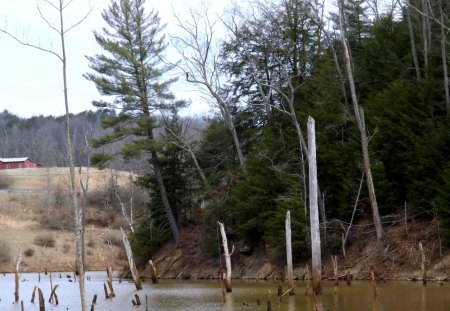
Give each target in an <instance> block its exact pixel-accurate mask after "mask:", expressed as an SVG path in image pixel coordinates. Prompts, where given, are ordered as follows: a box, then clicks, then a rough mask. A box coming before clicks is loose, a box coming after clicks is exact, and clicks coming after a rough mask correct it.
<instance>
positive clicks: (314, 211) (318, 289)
mask: <svg viewBox="0 0 450 311" xmlns="http://www.w3.org/2000/svg"><path fill="white" fill-rule="evenodd" d="M308 150H309V154H308V165H309V174H308V175H309V219H310V227H311V253H312V267H311V268H312V279H313V290H314V293H315V294H316V295H321V294H322V259H321V250H320V227H319V206H318V198H317V194H318V192H317V166H316V132H315V121H314V119H313V118H312V117H308Z"/></svg>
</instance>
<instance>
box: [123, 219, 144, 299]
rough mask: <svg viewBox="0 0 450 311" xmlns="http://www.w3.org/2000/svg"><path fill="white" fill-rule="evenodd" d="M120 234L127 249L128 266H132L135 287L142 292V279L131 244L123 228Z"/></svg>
mask: <svg viewBox="0 0 450 311" xmlns="http://www.w3.org/2000/svg"><path fill="white" fill-rule="evenodd" d="M120 232H121V233H122V241H123V245H124V247H125V251H126V253H127V258H128V265H129V266H130V271H131V275H132V277H133V282H134V286H135V287H136V289H137V290H141V289H142V282H141V277H140V275H139V271H138V270H137V268H136V264H135V262H134V259H133V252H132V250H131V246H130V242H129V241H128V238H127V235H126V234H125V232H124V231H123V229H122V227H120Z"/></svg>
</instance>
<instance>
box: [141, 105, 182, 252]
mask: <svg viewBox="0 0 450 311" xmlns="http://www.w3.org/2000/svg"><path fill="white" fill-rule="evenodd" d="M144 114H146V115H147V116H148V117H149V118H150V112H149V110H148V108H144ZM147 136H148V139H150V140H152V141H153V140H154V136H153V131H152V129H149V131H148V133H147ZM151 155H152V159H153V161H152V162H153V169H154V171H155V174H156V181H157V182H158V188H159V193H160V195H161V200H162V202H163V206H164V213H165V214H166V218H167V221H168V222H169V226H170V231H171V232H172V237H173V240H174V242H175V243H178V242H179V241H180V232H179V230H178V225H177V221H176V219H175V216H174V215H173V211H172V207H171V205H170V202H169V197H168V195H167V190H166V186H165V185H164V180H163V177H162V172H161V168H160V167H159V165H158V164H157V162H158V154H157V153H156V151H154V150H152V151H151Z"/></svg>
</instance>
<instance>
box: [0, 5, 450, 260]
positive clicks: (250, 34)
mask: <svg viewBox="0 0 450 311" xmlns="http://www.w3.org/2000/svg"><path fill="white" fill-rule="evenodd" d="M113 3H119V4H120V5H116V6H114V5H112V6H111V7H110V8H109V9H108V10H107V11H106V12H105V14H104V15H103V18H104V19H105V21H106V23H107V24H108V25H109V27H110V29H113V30H110V31H109V32H107V31H105V32H104V34H101V33H95V36H96V40H97V42H98V44H99V45H100V46H101V47H102V48H103V50H104V51H105V54H104V55H96V56H93V57H88V60H89V61H90V64H91V65H90V67H91V69H92V72H91V73H88V74H86V78H87V79H88V80H91V81H92V82H93V83H95V84H96V86H97V88H98V90H99V92H100V93H101V94H102V95H105V96H111V98H113V99H112V100H111V101H107V100H100V101H94V106H95V107H96V108H97V109H98V111H97V112H85V113H81V114H78V115H74V116H73V117H72V120H73V121H72V122H73V125H72V135H73V137H74V142H75V144H76V146H77V147H75V150H76V151H75V154H76V156H75V159H77V161H79V162H78V163H79V164H82V165H87V163H88V162H87V159H88V158H91V159H92V161H93V164H95V165H100V166H105V165H109V164H108V163H110V161H111V160H113V159H116V157H115V155H121V158H122V159H123V160H120V167H118V168H121V169H127V167H126V166H127V163H129V162H127V161H126V160H132V159H134V161H136V159H139V161H141V162H142V163H144V164H143V167H145V164H148V169H147V170H146V171H145V172H144V171H141V172H140V175H141V177H140V178H139V179H138V184H139V185H141V186H142V187H144V188H145V189H147V190H148V191H149V192H150V193H151V199H150V202H149V204H148V206H146V207H145V209H144V210H145V212H142V213H140V215H138V216H137V217H139V221H138V226H137V229H136V232H135V240H134V244H135V248H136V250H137V253H138V254H139V255H149V254H151V253H152V252H154V251H155V249H156V248H157V247H158V246H160V245H161V244H162V243H164V242H166V241H168V240H170V239H172V238H173V239H175V240H178V239H179V238H180V235H179V232H178V231H179V229H180V228H181V227H191V226H197V227H199V228H200V229H201V230H203V231H204V233H205V234H204V235H203V236H204V239H205V240H204V246H205V252H211V253H213V252H214V253H215V252H216V251H217V249H216V244H214V243H217V227H216V222H217V221H218V220H220V221H221V222H224V223H225V225H226V227H227V229H228V230H229V233H230V237H231V238H232V239H234V240H236V241H240V242H242V243H241V245H245V247H244V248H243V249H245V250H246V251H248V250H249V249H252V248H258V247H265V248H266V249H272V250H275V251H276V252H277V253H278V254H279V255H282V254H283V252H284V243H285V236H284V219H285V215H286V211H288V210H289V211H291V217H292V232H293V238H292V239H293V252H294V257H295V256H297V257H296V258H297V259H298V258H299V257H300V256H306V254H307V252H306V250H307V249H308V243H309V242H308V239H309V238H308V236H309V234H308V233H307V232H308V231H307V230H306V229H307V228H308V226H309V224H308V223H309V222H308V217H309V216H308V215H309V213H308V191H307V180H308V172H307V168H308V165H307V160H308V159H307V154H306V152H305V150H306V148H307V146H306V143H305V139H306V121H307V118H308V116H312V117H313V118H314V119H315V120H316V141H317V172H318V183H319V188H320V193H319V196H320V211H321V212H320V216H321V226H322V227H321V229H322V233H323V239H324V242H323V245H324V247H325V248H326V249H327V250H333V251H334V252H337V251H340V249H341V243H342V240H341V236H342V235H343V234H344V233H345V232H346V230H347V228H348V226H349V222H350V219H352V218H353V216H352V215H353V213H354V210H355V211H356V212H355V214H354V223H356V222H362V221H364V222H365V223H372V210H371V202H370V199H369V194H368V190H367V189H368V188H367V187H366V186H361V185H365V179H366V177H367V174H366V169H365V164H364V161H363V152H362V147H361V135H360V131H361V130H360V124H358V123H357V122H356V119H355V114H358V115H359V116H362V122H363V125H364V131H365V133H366V135H367V141H368V143H367V147H368V154H369V157H370V164H371V172H372V175H373V176H372V177H373V182H374V189H375V193H376V199H377V204H378V207H379V213H380V215H381V218H382V219H384V218H383V217H384V216H387V215H392V214H400V213H401V214H402V215H405V214H406V215H407V216H406V217H409V218H416V219H436V220H437V221H439V228H440V230H441V231H440V232H441V235H442V237H443V239H444V241H450V191H449V190H450V125H449V120H450V119H449V116H450V103H449V95H448V87H449V85H448V72H447V65H448V59H449V52H448V51H449V48H450V47H449V38H450V36H449V30H450V29H449V27H450V21H449V18H448V16H449V13H450V6H449V5H448V3H447V2H446V1H441V0H411V1H409V2H408V1H406V2H404V3H400V2H392V3H391V5H387V4H385V3H384V4H383V5H382V4H381V3H379V2H377V1H376V0H367V1H366V0H346V1H343V2H340V3H339V9H336V10H335V11H336V13H330V14H328V13H327V12H326V11H325V14H323V12H324V10H326V9H327V8H324V7H323V6H322V5H321V4H320V3H318V2H316V1H298V0H287V1H274V2H270V3H266V2H265V1H256V2H252V6H251V8H250V5H248V6H243V7H233V8H232V9H230V10H229V11H227V13H225V14H224V16H221V17H220V18H217V19H214V18H213V19H208V16H206V15H204V14H201V13H199V12H200V11H201V10H199V11H196V10H195V9H191V11H190V13H191V14H190V15H189V14H187V17H185V16H183V17H181V16H179V17H177V20H178V23H179V25H178V26H179V31H178V32H177V34H176V35H175V36H171V37H170V38H166V37H164V36H163V33H164V25H163V24H162V23H161V21H160V19H159V16H158V14H157V12H155V11H152V10H150V11H149V12H148V13H147V12H146V11H145V10H144V1H139V0H133V1H131V0H128V1H126V0H121V1H113ZM249 12H251V14H250V13H249ZM130 13H131V14H130ZM130 16H135V17H136V16H137V17H136V18H131V17H130ZM210 18H211V17H210ZM120 25H127V27H124V28H121V26H120ZM215 27H219V28H220V29H221V30H220V31H216V30H217V29H216V28H215ZM219 34H220V36H221V37H217V36H218V35H219ZM342 38H344V39H346V40H342ZM169 40H170V41H169ZM169 42H170V43H171V44H173V45H174V46H176V47H177V49H178V51H179V52H180V61H179V62H177V63H176V64H173V65H168V64H167V62H162V60H161V58H160V56H161V55H162V54H163V53H164V51H165V50H166V47H167V44H168V43H169ZM343 42H346V43H347V44H348V47H349V59H350V61H351V66H350V68H351V71H352V74H353V76H354V80H355V81H354V86H355V91H356V94H352V93H353V90H352V87H351V84H350V83H349V75H348V67H346V62H345V60H346V59H345V53H344V51H345V49H344V45H343ZM149 47H151V48H149ZM176 68H178V69H179V70H182V71H183V78H184V79H186V82H188V83H191V84H192V85H193V86H197V87H198V88H199V91H200V92H202V96H203V97H205V98H207V99H208V100H209V103H210V104H211V105H212V106H213V107H215V108H216V111H217V113H216V114H215V115H210V116H205V118H204V120H203V121H201V122H200V121H198V120H197V121H195V120H191V119H190V118H188V117H180V116H179V111H180V109H181V108H182V107H184V106H186V105H187V103H186V102H184V101H181V100H178V99H176V98H175V96H174V95H173V94H172V93H171V92H170V85H171V84H172V83H173V82H175V81H174V80H173V79H172V78H171V76H170V72H171V71H172V70H173V69H176ZM184 76H185V77H184ZM353 95H356V96H353ZM356 99H357V101H358V105H359V106H358V107H359V108H358V109H357V110H358V111H355V109H354V107H355V105H354V104H353V103H352V102H353V101H354V100H356ZM155 111H158V114H157V115H156V114H155ZM63 122H64V120H63V119H59V118H54V117H33V118H31V119H20V118H18V117H16V116H14V115H11V114H9V113H8V112H7V111H4V112H3V113H2V114H1V115H0V130H1V133H0V144H1V152H2V154H1V156H3V157H6V156H30V157H31V158H33V159H34V160H36V161H38V162H39V163H42V164H44V165H65V153H64V152H63V151H61V154H59V150H64V149H63V148H64V137H63V134H62V133H61V130H60V128H61V127H62V126H63ZM202 122H204V123H202ZM100 124H101V125H102V126H100ZM193 124H194V125H193ZM199 124H202V126H199ZM156 129H159V130H158V134H155V133H154V130H155V131H156ZM86 133H89V135H88V136H87V138H88V139H87V140H86ZM30 137H33V139H30ZM123 139H125V140H126V142H122V143H121V144H120V145H117V142H118V141H122V140H123ZM86 141H89V143H88V144H87V143H86ZM114 144H115V145H114ZM90 148H93V149H90ZM77 152H78V153H79V155H77ZM355 208H356V209H355ZM368 231H369V232H370V234H371V235H373V236H375V233H374V229H373V227H370V229H369V230H368Z"/></svg>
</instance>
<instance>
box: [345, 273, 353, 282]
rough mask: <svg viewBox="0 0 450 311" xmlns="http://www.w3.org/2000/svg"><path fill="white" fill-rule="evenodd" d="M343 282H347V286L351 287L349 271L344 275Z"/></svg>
mask: <svg viewBox="0 0 450 311" xmlns="http://www.w3.org/2000/svg"><path fill="white" fill-rule="evenodd" d="M345 281H346V282H347V286H352V274H351V272H350V270H347V273H346V274H345Z"/></svg>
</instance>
